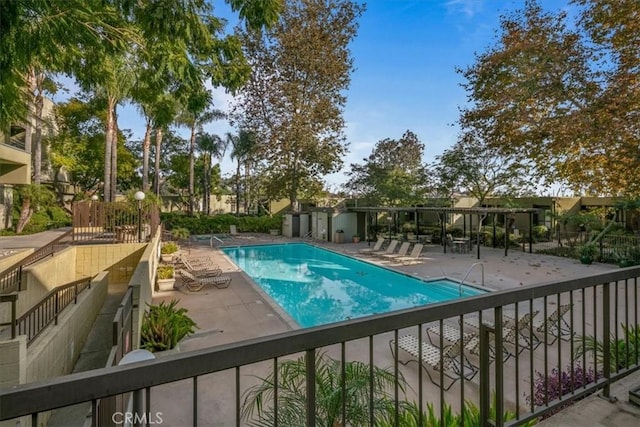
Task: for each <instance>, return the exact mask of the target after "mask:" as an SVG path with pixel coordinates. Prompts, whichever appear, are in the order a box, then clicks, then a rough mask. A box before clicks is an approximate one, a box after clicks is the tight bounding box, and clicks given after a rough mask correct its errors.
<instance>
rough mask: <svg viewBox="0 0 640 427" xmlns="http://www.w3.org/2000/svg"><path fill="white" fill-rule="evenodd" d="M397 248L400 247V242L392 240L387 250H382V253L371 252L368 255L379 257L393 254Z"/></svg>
mask: <svg viewBox="0 0 640 427" xmlns="http://www.w3.org/2000/svg"><path fill="white" fill-rule="evenodd" d="M396 246H398V241H397V240H392V241H391V243H389V246H387V249H385V250H380V251H375V252H374V251H371V252H369V253H368V254H367V255H371V256H377V255H382V254H392V253H393V252H394V251H395V250H396Z"/></svg>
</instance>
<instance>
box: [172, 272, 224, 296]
mask: <svg viewBox="0 0 640 427" xmlns="http://www.w3.org/2000/svg"><path fill="white" fill-rule="evenodd" d="M178 274H179V275H180V277H181V278H182V283H183V284H184V285H185V286H186V288H187V289H188V290H189V291H191V292H198V291H200V290H201V289H202V288H204V287H205V286H207V285H211V286H215V287H216V288H218V289H224V288H228V287H229V284H230V283H231V277H229V276H226V275H224V276H223V275H220V276H202V277H199V276H195V275H193V274H192V273H191V272H189V271H187V270H183V269H180V270H178Z"/></svg>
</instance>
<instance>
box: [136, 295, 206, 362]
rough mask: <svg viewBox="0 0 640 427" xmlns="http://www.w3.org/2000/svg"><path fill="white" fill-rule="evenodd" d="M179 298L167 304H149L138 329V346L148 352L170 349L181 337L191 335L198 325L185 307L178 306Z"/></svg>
mask: <svg viewBox="0 0 640 427" xmlns="http://www.w3.org/2000/svg"><path fill="white" fill-rule="evenodd" d="M178 302H179V300H171V302H170V303H169V304H165V301H162V302H161V303H160V305H150V306H149V311H147V312H146V313H145V314H144V318H143V319H142V328H141V331H140V347H141V348H144V349H146V350H149V351H150V352H152V353H153V352H156V351H163V350H171V349H172V348H175V347H176V346H177V345H178V343H179V342H180V340H181V339H183V338H184V337H186V336H188V335H191V334H192V333H193V332H194V330H195V328H197V327H198V326H197V325H196V323H195V322H194V321H193V320H192V319H191V318H190V317H189V316H188V315H187V309H186V308H178V307H177V305H178Z"/></svg>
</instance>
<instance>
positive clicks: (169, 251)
mask: <svg viewBox="0 0 640 427" xmlns="http://www.w3.org/2000/svg"><path fill="white" fill-rule="evenodd" d="M176 252H178V245H176V244H175V243H173V242H165V243H163V244H162V246H161V247H160V257H161V258H162V261H164V262H171V261H173V254H174V253H176Z"/></svg>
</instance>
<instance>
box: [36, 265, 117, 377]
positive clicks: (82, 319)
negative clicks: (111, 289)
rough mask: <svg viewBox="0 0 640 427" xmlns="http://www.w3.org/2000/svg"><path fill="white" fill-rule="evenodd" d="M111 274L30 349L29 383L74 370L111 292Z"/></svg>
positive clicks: (83, 295)
mask: <svg viewBox="0 0 640 427" xmlns="http://www.w3.org/2000/svg"><path fill="white" fill-rule="evenodd" d="M107 276H108V274H107V273H106V272H103V273H100V274H99V275H98V276H96V278H95V279H94V280H93V281H92V282H91V288H90V289H85V290H84V292H82V293H81V294H80V295H79V296H78V303H77V304H71V305H69V306H68V307H67V308H66V309H65V310H64V311H63V313H62V315H61V316H59V317H58V324H57V325H51V326H49V327H48V328H47V330H46V332H45V333H43V334H42V335H41V336H40V337H38V338H37V339H36V341H34V342H33V344H31V346H30V347H29V351H28V355H27V374H26V381H27V382H28V383H29V382H33V381H39V380H44V379H46V378H52V377H56V376H60V375H65V374H68V373H70V372H71V371H72V370H73V366H74V364H75V362H76V360H77V359H78V356H79V354H80V351H81V350H82V347H83V345H84V343H85V341H86V339H87V336H88V335H89V332H90V331H91V328H92V327H93V323H94V322H95V320H96V317H97V316H98V313H99V312H100V309H101V308H102V304H103V303H104V300H105V298H106V297H107V292H108V286H109V285H108V282H109V281H108V277H107Z"/></svg>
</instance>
